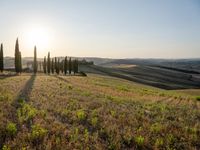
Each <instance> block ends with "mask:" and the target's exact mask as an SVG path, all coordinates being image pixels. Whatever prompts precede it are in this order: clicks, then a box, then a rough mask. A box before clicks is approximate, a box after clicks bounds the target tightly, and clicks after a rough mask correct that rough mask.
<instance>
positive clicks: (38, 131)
mask: <svg viewBox="0 0 200 150" xmlns="http://www.w3.org/2000/svg"><path fill="white" fill-rule="evenodd" d="M31 128H32V132H31V139H32V140H42V139H43V138H44V136H45V135H46V133H47V130H46V129H44V128H42V127H40V125H33V126H31Z"/></svg>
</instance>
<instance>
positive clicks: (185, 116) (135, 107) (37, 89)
mask: <svg viewBox="0 0 200 150" xmlns="http://www.w3.org/2000/svg"><path fill="white" fill-rule="evenodd" d="M199 96H200V90H179V91H176V90H171V91H168V90H162V89H159V88H154V87H150V86H145V85H142V84H137V83H134V82H131V81H126V80H123V79H118V78H114V77H108V76H103V75H95V74H88V77H80V76H56V75H49V76H48V75H44V74H37V75H36V76H35V75H31V74H22V75H19V76H5V77H1V78H0V120H1V122H0V147H1V148H2V149H3V150H9V149H23V150H26V149H39V150H40V149H41V150H42V149H54V150H57V149H69V150H70V149H156V150H157V149H168V150H174V149H179V150H180V149H181V150H184V149H185V150H189V149H190V150H195V149H200V97H199Z"/></svg>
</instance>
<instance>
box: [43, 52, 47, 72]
mask: <svg viewBox="0 0 200 150" xmlns="http://www.w3.org/2000/svg"><path fill="white" fill-rule="evenodd" d="M43 70H44V73H47V61H46V56H45V57H44V63H43Z"/></svg>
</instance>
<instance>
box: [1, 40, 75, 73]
mask: <svg viewBox="0 0 200 150" xmlns="http://www.w3.org/2000/svg"><path fill="white" fill-rule="evenodd" d="M3 59H4V57H3V44H1V46H0V71H1V72H3V70H4V60H3ZM37 70H38V61H37V48H36V46H35V47H34V60H33V72H34V73H37ZM43 70H44V73H48V74H50V73H52V74H54V72H55V73H57V74H59V73H60V72H61V73H62V74H65V75H66V74H71V73H72V72H73V73H74V74H75V73H78V60H77V59H74V60H72V58H71V57H69V60H68V59H67V57H65V58H64V60H62V61H60V59H59V58H57V57H54V58H52V59H51V58H50V52H49V53H48V56H47V59H46V56H45V57H44V62H43ZM15 71H16V73H21V72H22V56H21V51H20V50H19V41H18V38H17V40H16V44H15Z"/></svg>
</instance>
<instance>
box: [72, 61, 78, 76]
mask: <svg viewBox="0 0 200 150" xmlns="http://www.w3.org/2000/svg"><path fill="white" fill-rule="evenodd" d="M73 66H74V69H73V70H74V74H75V73H78V60H77V59H75V60H74V63H73Z"/></svg>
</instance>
